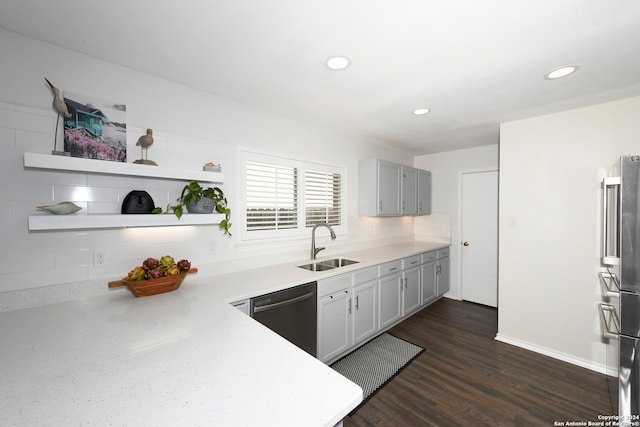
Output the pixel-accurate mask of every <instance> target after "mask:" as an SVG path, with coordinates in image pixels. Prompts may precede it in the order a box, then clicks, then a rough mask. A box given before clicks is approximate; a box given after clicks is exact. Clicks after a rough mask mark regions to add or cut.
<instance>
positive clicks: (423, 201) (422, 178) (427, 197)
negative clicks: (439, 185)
mask: <svg viewBox="0 0 640 427" xmlns="http://www.w3.org/2000/svg"><path fill="white" fill-rule="evenodd" d="M417 193H418V215H431V172H429V171H423V170H418V191H417Z"/></svg>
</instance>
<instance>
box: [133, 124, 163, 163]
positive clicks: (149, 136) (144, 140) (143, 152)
mask: <svg viewBox="0 0 640 427" xmlns="http://www.w3.org/2000/svg"><path fill="white" fill-rule="evenodd" d="M151 144H153V130H151V129H147V133H146V135H142V136H141V137H140V138H138V142H136V146H138V145H139V146H140V156H141V157H143V158H142V159H140V160H136V161H135V162H133V163H138V164H141V165H153V166H158V165H157V163H156V162H154V161H153V160H147V153H148V149H149V147H150V146H151Z"/></svg>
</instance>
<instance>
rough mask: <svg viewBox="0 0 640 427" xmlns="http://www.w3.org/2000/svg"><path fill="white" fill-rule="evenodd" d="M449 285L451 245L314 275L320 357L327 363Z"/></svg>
mask: <svg viewBox="0 0 640 427" xmlns="http://www.w3.org/2000/svg"><path fill="white" fill-rule="evenodd" d="M448 290H449V248H445V249H441V250H437V251H436V250H434V251H429V252H425V253H423V254H419V255H414V256H411V257H407V258H404V259H401V260H395V261H390V262H387V263H384V264H379V265H377V266H371V267H366V268H362V269H360V270H355V271H354V272H352V273H347V274H341V275H339V276H334V277H330V278H327V279H321V280H318V359H320V360H321V361H323V362H325V363H331V362H333V361H335V360H337V359H338V358H339V357H341V356H343V355H345V354H346V353H347V352H349V351H350V350H352V349H353V348H355V347H357V346H359V345H361V344H363V343H364V342H366V341H368V340H369V339H371V338H373V337H374V336H376V335H377V334H379V333H380V332H381V331H384V330H386V329H389V328H390V327H391V326H393V325H395V324H396V323H398V322H400V321H401V320H402V319H403V318H404V317H405V316H408V315H410V314H412V313H414V312H416V311H418V310H419V309H420V308H421V307H424V306H426V305H428V304H430V303H431V302H433V301H435V300H436V299H437V298H439V297H440V296H442V294H443V293H445V292H447V291H448Z"/></svg>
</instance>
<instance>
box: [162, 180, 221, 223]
mask: <svg viewBox="0 0 640 427" xmlns="http://www.w3.org/2000/svg"><path fill="white" fill-rule="evenodd" d="M183 207H186V208H187V211H188V212H190V213H211V212H213V210H214V209H215V211H216V212H218V213H221V214H224V219H223V220H222V221H220V225H219V227H220V230H222V231H223V232H224V234H225V235H228V236H231V233H230V232H229V228H230V227H231V223H230V222H229V219H230V217H231V209H230V208H229V207H228V206H227V198H226V197H225V196H224V193H223V192H222V190H221V189H220V188H218V187H213V188H212V187H207V188H203V187H202V186H201V185H200V184H198V182H197V181H189V184H187V185H185V186H184V188H183V189H182V194H180V197H179V198H178V204H177V205H175V206H171V208H172V209H173V213H175V215H176V216H177V217H178V219H180V217H181V216H182V213H183Z"/></svg>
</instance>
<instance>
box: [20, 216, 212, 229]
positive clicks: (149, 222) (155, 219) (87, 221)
mask: <svg viewBox="0 0 640 427" xmlns="http://www.w3.org/2000/svg"><path fill="white" fill-rule="evenodd" d="M223 219H224V215H223V214H188V213H185V214H184V215H182V217H181V218H180V219H178V218H176V216H175V215H173V214H157V215H155V214H148V215H147V214H130V215H121V214H104V215H78V214H70V215H51V214H37V215H31V216H29V230H31V231H35V230H76V229H94V228H122V227H166V226H173V225H209V224H219V223H220V221H222V220H223Z"/></svg>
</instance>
